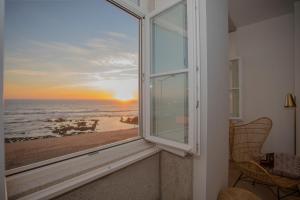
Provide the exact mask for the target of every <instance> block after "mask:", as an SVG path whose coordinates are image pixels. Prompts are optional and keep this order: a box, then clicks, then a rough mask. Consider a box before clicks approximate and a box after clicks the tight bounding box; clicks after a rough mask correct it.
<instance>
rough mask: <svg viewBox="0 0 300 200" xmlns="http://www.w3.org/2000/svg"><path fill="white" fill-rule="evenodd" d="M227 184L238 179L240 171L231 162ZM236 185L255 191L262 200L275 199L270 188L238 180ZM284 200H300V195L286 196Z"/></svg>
mask: <svg viewBox="0 0 300 200" xmlns="http://www.w3.org/2000/svg"><path fill="white" fill-rule="evenodd" d="M229 166H230V167H229V179H228V180H229V186H232V185H233V184H234V182H235V181H236V180H237V179H238V177H239V175H240V172H239V171H238V170H237V169H236V168H235V167H234V165H233V164H229ZM236 187H240V188H244V189H246V190H249V191H251V192H253V193H255V194H256V195H257V196H259V197H260V198H261V199H262V200H277V198H276V196H275V195H274V194H273V192H272V191H271V190H270V188H268V187H266V186H263V185H259V184H255V185H254V186H253V185H252V184H251V183H248V182H243V181H240V182H239V183H238V184H237V186H236ZM284 200H300V197H287V198H284Z"/></svg>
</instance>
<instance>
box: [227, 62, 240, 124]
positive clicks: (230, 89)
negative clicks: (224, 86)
mask: <svg viewBox="0 0 300 200" xmlns="http://www.w3.org/2000/svg"><path fill="white" fill-rule="evenodd" d="M233 60H237V61H238V69H239V73H238V75H239V87H238V88H231V87H230V88H229V93H231V92H232V90H238V91H239V116H238V117H232V116H230V117H229V119H232V120H242V118H243V115H242V114H243V112H242V102H243V101H242V99H243V91H242V62H241V58H240V57H232V58H230V59H229V64H230V62H231V61H233ZM230 103H231V102H230Z"/></svg>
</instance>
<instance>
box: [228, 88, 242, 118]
mask: <svg viewBox="0 0 300 200" xmlns="http://www.w3.org/2000/svg"><path fill="white" fill-rule="evenodd" d="M229 102H230V107H229V109H230V116H231V117H239V116H240V114H239V113H240V94H239V90H231V91H230V95H229Z"/></svg>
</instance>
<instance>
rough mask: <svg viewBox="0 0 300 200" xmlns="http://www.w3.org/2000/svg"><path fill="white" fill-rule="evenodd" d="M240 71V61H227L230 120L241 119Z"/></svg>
mask: <svg viewBox="0 0 300 200" xmlns="http://www.w3.org/2000/svg"><path fill="white" fill-rule="evenodd" d="M240 74H241V69H240V59H232V60H230V61H229V81H230V83H229V86H230V88H229V103H230V106H229V108H230V118H232V119H240V118H241V77H240Z"/></svg>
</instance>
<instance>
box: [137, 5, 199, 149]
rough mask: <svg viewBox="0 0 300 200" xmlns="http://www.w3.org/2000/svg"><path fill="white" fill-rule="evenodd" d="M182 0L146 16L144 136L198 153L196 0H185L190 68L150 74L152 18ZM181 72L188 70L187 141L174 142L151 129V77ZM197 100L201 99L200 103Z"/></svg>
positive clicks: (170, 146)
mask: <svg viewBox="0 0 300 200" xmlns="http://www.w3.org/2000/svg"><path fill="white" fill-rule="evenodd" d="M182 1H183V0H174V1H172V2H171V3H169V4H166V5H164V6H163V7H161V8H159V9H155V10H154V11H153V12H151V13H149V14H147V15H146V17H145V32H146V41H145V42H146V44H145V46H146V49H145V74H144V77H145V81H144V87H143V88H144V89H143V91H144V102H146V105H145V108H144V115H143V116H145V117H146V120H145V122H144V134H145V135H144V136H145V139H146V140H148V141H150V142H154V143H156V144H159V145H161V147H162V148H163V147H166V150H169V148H171V149H172V148H174V149H176V150H183V151H185V152H188V153H197V145H196V144H195V139H196V138H197V136H196V134H197V132H198V131H196V130H197V125H196V121H197V120H196V119H197V112H198V107H199V106H198V105H197V104H198V103H199V102H198V101H197V91H196V88H197V87H196V84H197V83H196V74H197V70H196V69H197V68H196V58H195V54H196V53H195V49H196V46H195V40H196V30H195V20H196V19H195V17H196V14H195V1H194V0H186V2H187V27H188V30H187V37H188V68H186V69H180V70H174V71H172V72H168V73H160V74H155V75H151V66H150V65H151V64H150V63H151V46H152V45H151V32H152V31H151V24H150V20H151V18H152V17H154V16H156V15H158V14H160V13H162V12H163V11H165V10H167V9H169V8H171V7H173V6H175V5H176V4H178V3H180V2H182ZM180 73H187V75H188V91H189V94H188V144H183V143H179V142H174V141H171V140H168V139H163V138H159V137H156V136H153V135H152V134H151V132H150V120H151V117H150V112H151V110H150V109H151V108H150V98H151V97H150V79H151V78H152V77H157V76H163V75H175V74H180ZM197 102H198V103H197Z"/></svg>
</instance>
